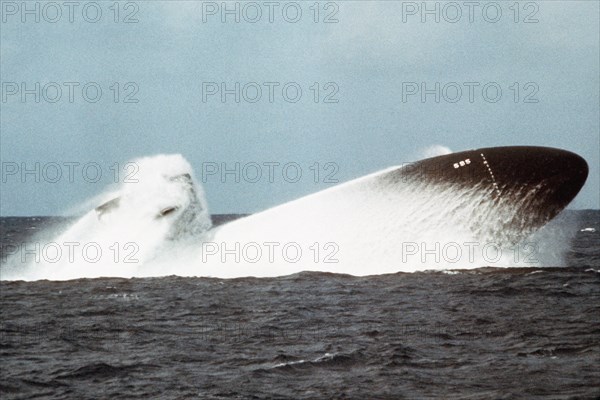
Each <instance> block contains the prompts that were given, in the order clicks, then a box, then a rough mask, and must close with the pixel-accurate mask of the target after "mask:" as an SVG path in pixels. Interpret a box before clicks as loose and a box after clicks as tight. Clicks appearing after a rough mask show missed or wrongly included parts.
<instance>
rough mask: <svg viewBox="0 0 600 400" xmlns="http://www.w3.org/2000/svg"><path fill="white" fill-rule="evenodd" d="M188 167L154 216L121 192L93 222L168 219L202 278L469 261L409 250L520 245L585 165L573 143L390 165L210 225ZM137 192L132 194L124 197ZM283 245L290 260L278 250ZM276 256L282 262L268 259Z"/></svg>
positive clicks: (175, 173) (570, 194)
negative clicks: (192, 249)
mask: <svg viewBox="0 0 600 400" xmlns="http://www.w3.org/2000/svg"><path fill="white" fill-rule="evenodd" d="M166 157H169V156H166ZM186 165H187V167H185V168H179V169H177V168H175V169H173V168H171V169H172V171H171V172H170V174H162V175H161V178H160V179H159V181H160V182H161V183H160V185H162V186H161V187H160V189H159V190H156V195H155V197H160V196H163V194H164V193H173V192H176V193H178V195H177V196H170V198H169V199H163V200H164V201H163V200H161V201H156V207H155V208H152V209H151V211H150V213H146V214H145V215H144V216H143V217H142V216H140V215H138V216H136V217H133V216H132V215H133V212H134V211H135V207H129V208H126V205H125V204H124V203H127V202H130V200H126V199H125V196H123V197H119V196H117V197H114V198H112V199H109V201H107V202H105V203H103V204H102V205H100V206H98V207H97V208H96V210H95V213H96V218H97V219H98V221H100V223H102V221H104V220H105V219H106V218H107V216H110V215H111V214H115V215H117V216H116V218H117V219H119V220H123V219H125V220H126V219H128V218H146V219H147V220H148V221H154V223H156V224H161V227H162V228H161V229H163V230H165V231H166V232H168V234H166V235H165V236H164V238H165V240H168V241H169V242H171V243H173V242H186V243H193V245H194V246H196V247H198V248H201V250H200V252H199V253H198V254H196V256H195V259H194V260H189V261H188V262H189V263H191V264H194V265H196V267H195V268H196V270H195V271H196V272H197V275H199V276H215V277H225V278H227V277H239V276H259V277H260V276H281V275H288V274H293V273H297V272H301V271H307V270H309V271H324V272H333V273H347V274H352V275H369V274H382V273H395V272H402V271H414V270H415V264H419V265H420V266H419V267H418V268H417V269H426V268H430V267H431V266H432V264H435V265H438V267H439V268H450V267H453V266H454V267H459V268H462V267H464V266H465V265H466V264H465V259H464V257H462V258H460V259H459V261H458V262H457V263H456V264H448V263H443V262H442V263H441V264H439V262H438V261H439V260H437V259H432V258H427V257H424V258H423V257H421V258H413V259H407V257H406V255H407V249H414V248H415V246H417V247H419V248H420V249H421V250H422V249H425V250H424V251H425V253H427V252H429V253H431V252H432V251H434V250H435V249H438V250H439V251H440V252H441V251H442V250H441V249H445V248H446V247H447V246H449V245H454V244H459V245H461V246H462V244H464V243H469V244H470V245H469V246H473V245H472V243H477V244H478V245H480V246H484V247H485V246H489V245H490V244H493V245H494V246H497V247H498V248H508V247H510V246H514V245H515V244H518V243H521V242H523V241H524V240H526V239H527V238H530V237H531V235H532V234H534V233H535V232H536V231H538V230H539V229H540V228H542V227H543V226H544V225H546V224H547V223H548V222H549V221H550V220H552V219H553V218H554V217H556V216H557V215H558V214H559V213H560V212H561V211H562V210H563V209H564V208H565V207H566V206H567V205H568V204H569V203H570V202H571V201H572V200H573V199H574V198H575V196H576V195H577V193H578V192H579V191H580V189H581V188H582V187H583V185H584V183H585V181H586V179H587V175H588V165H587V163H586V161H585V160H584V159H583V158H582V157H580V156H579V155H577V154H575V153H572V152H570V151H567V150H561V149H556V148H549V147H538V146H508V147H490V148H480V149H474V150H467V151H461V152H455V153H451V154H446V155H441V156H436V157H432V158H427V159H423V160H420V161H417V162H414V163H411V164H408V165H402V166H393V167H390V168H387V169H384V170H382V171H378V172H375V173H372V174H370V175H366V176H363V177H360V178H357V179H354V180H351V181H348V182H345V183H342V184H339V185H336V186H333V187H331V188H328V189H326V190H323V191H320V192H317V193H314V194H310V195H308V196H305V197H302V198H299V199H297V200H293V201H290V202H287V203H284V204H282V205H279V206H276V207H273V208H270V209H267V210H265V211H261V212H258V213H255V214H252V215H249V216H246V217H242V218H240V219H236V220H234V221H231V222H228V223H225V224H222V225H218V226H214V225H213V224H212V223H211V220H210V214H209V213H208V206H207V205H206V203H205V201H204V199H203V196H201V195H200V194H201V193H202V188H201V187H200V185H199V184H197V182H196V180H195V179H194V175H193V171H192V170H191V167H189V164H187V163H186ZM155 183H156V179H155ZM141 190H142V188H138V187H135V188H134V190H129V191H128V196H127V198H129V199H131V197H132V194H133V197H135V194H136V193H139V192H140V191H141ZM146 198H147V196H146ZM153 199H154V197H153ZM153 201H154V200H153ZM146 209H147V207H146ZM126 210H128V211H126ZM132 210H134V211H132ZM109 220H110V218H108V219H107V221H109ZM107 223H110V222H107ZM144 226H145V228H144V229H145V231H147V230H148V229H152V228H151V225H148V224H146V225H144ZM165 227H166V228H165ZM286 246H287V247H286ZM409 246H412V247H409ZM290 248H291V250H290ZM283 249H285V251H288V253H289V252H290V251H291V252H292V253H293V254H292V256H290V255H289V254H283V255H282V254H279V253H278V252H279V251H280V250H283ZM432 249H434V250H432ZM244 252H246V253H244ZM186 253H189V252H186ZM274 253H276V254H279V257H271V256H272V255H273V254H274ZM257 254H258V255H259V257H258V260H257V257H256V255H257ZM298 254H301V255H302V257H300V258H298V257H295V255H298ZM425 255H427V254H425ZM418 256H419V254H417V257H418ZM421 256H422V254H421ZM442 258H443V257H442ZM467 261H469V260H467ZM470 261H473V260H470ZM505 261H506V259H502V260H500V261H499V263H502V262H505ZM480 264H481V263H480V262H479V264H478V265H480ZM366 266H368V267H366Z"/></svg>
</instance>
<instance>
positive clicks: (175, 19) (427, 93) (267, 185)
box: [0, 1, 600, 216]
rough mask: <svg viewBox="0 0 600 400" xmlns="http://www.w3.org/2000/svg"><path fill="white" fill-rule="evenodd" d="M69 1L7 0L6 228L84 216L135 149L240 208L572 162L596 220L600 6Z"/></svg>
mask: <svg viewBox="0 0 600 400" xmlns="http://www.w3.org/2000/svg"><path fill="white" fill-rule="evenodd" d="M69 4H70V5H69ZM69 4H67V5H65V3H63V2H56V3H52V2H50V3H49V2H36V1H28V2H26V3H23V2H21V1H16V2H14V1H1V10H0V11H1V13H2V14H1V16H2V20H1V25H0V29H1V32H0V39H1V45H0V56H1V71H0V78H1V81H2V99H1V103H0V106H1V108H2V109H1V121H0V129H1V137H0V139H1V141H0V145H1V149H0V157H1V160H2V190H1V193H0V200H1V203H0V214H1V215H3V216H9V215H57V214H63V213H65V212H68V211H69V210H73V209H76V208H77V206H78V204H82V203H84V202H85V201H86V199H89V198H91V197H93V196H94V195H97V194H98V193H101V192H102V191H104V190H105V189H106V188H107V187H108V186H109V185H110V184H111V182H112V181H113V179H114V178H115V177H114V174H115V165H117V166H118V168H116V169H117V170H118V171H119V172H120V174H119V176H118V179H120V180H122V179H123V178H124V174H126V173H128V172H134V171H133V170H131V169H130V168H133V167H131V166H130V165H127V164H126V162H127V161H128V160H131V159H135V158H137V157H141V156H149V155H156V154H162V153H181V154H182V155H183V156H184V157H185V158H186V159H187V160H188V161H189V162H190V163H191V164H192V166H193V167H194V169H195V171H196V176H197V178H198V179H199V180H201V181H202V180H204V181H205V182H204V188H205V192H206V194H207V198H208V202H209V206H210V211H211V212H213V213H229V212H256V211H259V210H262V209H265V208H268V207H270V206H273V205H276V204H279V203H282V202H284V201H287V200H291V199H294V198H297V197H300V196H302V195H305V194H308V193H311V192H315V191H317V190H321V189H325V188H327V187H330V186H331V185H332V184H333V183H332V181H334V180H336V179H337V180H338V181H340V182H341V181H345V180H349V179H352V178H356V177H359V176H361V175H365V174H367V173H370V172H374V171H376V170H378V169H382V168H385V167H388V166H391V165H398V164H402V163H407V162H410V161H414V160H416V159H418V158H420V157H422V156H423V155H425V154H426V153H427V152H428V149H430V148H431V147H432V146H445V147H448V148H450V149H452V150H453V151H460V150H466V149H471V148H477V147H488V146H508V145H541V146H551V147H559V148H564V149H568V150H571V151H574V152H576V153H578V154H580V155H581V156H583V157H584V158H585V159H586V160H587V161H588V164H589V166H590V176H589V178H588V182H587V184H586V186H585V187H584V189H583V190H582V192H581V193H580V194H579V196H578V197H577V198H576V199H575V201H574V202H573V203H572V205H571V208H596V209H597V208H600V189H599V181H600V179H599V164H600V155H599V153H600V150H599V149H600V137H599V132H600V127H599V123H600V116H599V113H600V104H599V93H600V90H599V80H600V72H599V71H600V68H599V60H600V55H599V42H600V37H599V35H600V27H599V15H600V10H599V2H598V1H532V2H525V1H521V2H515V1H497V2H487V1H481V2H479V1H475V2H472V3H468V2H462V1H459V2H436V1H429V2H427V3H423V2H421V1H419V2H401V1H398V2H394V1H335V2H327V1H316V2H315V1H308V2H303V1H298V2H286V1H276V2H273V3H268V2H262V1H258V2H228V3H227V4H226V5H225V6H223V3H222V2H220V1H219V2H201V1H131V2H127V1H122V2H114V1H96V2H79V1H75V2H72V3H69ZM424 4H425V8H426V9H424V6H423V5H424ZM36 19H37V21H36ZM236 19H237V21H236ZM236 84H237V85H239V86H236ZM238 88H239V89H238ZM284 88H285V90H284ZM223 89H224V90H225V91H223ZM100 91H101V92H100ZM300 91H301V92H300ZM236 97H237V99H236ZM236 100H239V102H238V101H236ZM77 163H78V164H77ZM236 163H239V164H237V165H239V182H236V176H235V175H236V173H235V172H233V173H229V174H226V175H225V176H223V177H221V176H220V172H223V168H226V169H228V170H235V168H236ZM269 163H279V165H276V164H269ZM315 163H318V164H315ZM257 165H258V166H259V167H260V171H261V173H262V176H261V177H260V178H259V179H256V172H257V171H258V169H257V168H256V166H257ZM269 166H271V167H269ZM284 166H285V171H287V175H285V176H284V175H283V171H284V168H283V167H284ZM128 168H129V169H128ZM215 169H218V170H219V171H218V172H217V173H215V174H212V172H214V171H215ZM270 169H271V170H270ZM296 170H301V171H302V177H300V178H298V179H295V177H294V175H295V173H296ZM26 171H32V172H29V173H25V172H26ZM97 171H100V172H101V173H102V176H101V178H100V179H99V180H98V181H97V182H94V181H95V180H96V179H95V174H96V173H97ZM316 171H318V172H319V174H318V175H317V174H316ZM209 172H210V173H211V174H209ZM270 172H272V173H273V175H272V180H273V182H270V181H269V173H270ZM58 173H60V174H61V175H60V176H59V175H57V174H58ZM255 181H256V182H255ZM315 181H317V182H316V183H315Z"/></svg>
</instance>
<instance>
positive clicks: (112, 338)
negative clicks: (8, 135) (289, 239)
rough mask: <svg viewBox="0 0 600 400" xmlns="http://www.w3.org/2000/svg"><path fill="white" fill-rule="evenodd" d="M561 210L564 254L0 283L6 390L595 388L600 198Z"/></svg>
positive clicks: (499, 391)
mask: <svg viewBox="0 0 600 400" xmlns="http://www.w3.org/2000/svg"><path fill="white" fill-rule="evenodd" d="M235 217H236V216H223V215H221V216H215V217H214V218H213V219H215V220H216V222H217V223H219V222H223V221H225V220H228V219H231V218H235ZM560 219H562V220H563V221H565V224H564V226H565V227H566V228H565V229H576V232H574V234H575V236H574V239H573V242H572V243H571V246H570V250H569V252H568V253H567V254H566V257H565V259H566V261H565V265H563V266H554V267H544V268H537V267H533V268H480V269H474V270H473V269H471V270H452V271H437V272H434V271H431V272H415V273H398V274H391V275H379V276H367V277H353V276H349V275H336V274H329V273H318V272H310V273H308V272H305V273H299V274H295V275H291V276H284V277H279V278H261V279H258V278H237V279H229V280H227V279H214V278H184V277H177V276H166V277H157V278H133V279H122V278H97V279H77V280H70V281H46V280H42V281H33V282H23V281H0V316H1V320H0V398H1V399H3V400H4V399H13V398H14V399H30V398H49V399H63V398H73V399H88V398H89V399H99V398H110V399H133V398H143V399H149V398H200V399H272V398H290V399H321V398H337V399H346V398H348V399H422V398H439V399H523V398H527V399H530V398H544V399H597V398H600V211H598V210H587V211H567V212H565V213H563V214H561V216H559V222H560ZM573 221H576V222H577V223H576V224H573V223H572V222H573ZM65 222H68V221H67V220H65V219H60V218H47V217H28V218H20V217H19V218H17V217H15V218H12V217H4V218H0V223H1V225H0V244H1V245H2V247H1V249H2V251H4V250H5V249H6V248H8V247H7V246H9V245H15V244H16V245H18V244H20V243H24V242H26V241H27V240H28V238H30V237H31V236H32V235H33V234H35V233H36V232H39V231H40V230H43V229H45V228H46V227H48V226H50V225H56V224H62V223H65ZM573 226H575V228H573ZM567 227H568V228H567ZM0 255H2V256H4V255H5V254H4V253H1V254H0ZM0 274H1V269H0Z"/></svg>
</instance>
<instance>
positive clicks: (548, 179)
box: [479, 146, 588, 208]
mask: <svg viewBox="0 0 600 400" xmlns="http://www.w3.org/2000/svg"><path fill="white" fill-rule="evenodd" d="M479 151H480V154H481V155H482V158H485V160H486V161H487V163H486V164H485V165H486V167H489V172H490V173H491V174H493V177H494V180H495V181H496V184H497V185H498V186H499V187H501V188H504V189H506V190H508V191H516V190H520V191H523V189H528V188H537V189H538V190H539V191H540V192H543V193H544V194H545V196H544V197H545V198H546V200H547V201H548V203H549V204H548V205H550V204H552V205H554V206H556V207H560V208H564V207H565V206H566V205H567V204H569V203H570V202H571V200H573V198H574V197H575V196H576V195H577V193H579V190H581V188H582V187H583V185H584V183H585V181H586V179H587V176H588V165H587V162H586V161H585V160H584V159H583V158H582V157H580V156H579V155H577V154H575V153H572V152H570V151H567V150H561V149H554V148H549V147H534V146H516V147H504V148H502V147H498V148H491V149H481V150H479ZM540 194H541V193H540Z"/></svg>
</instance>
